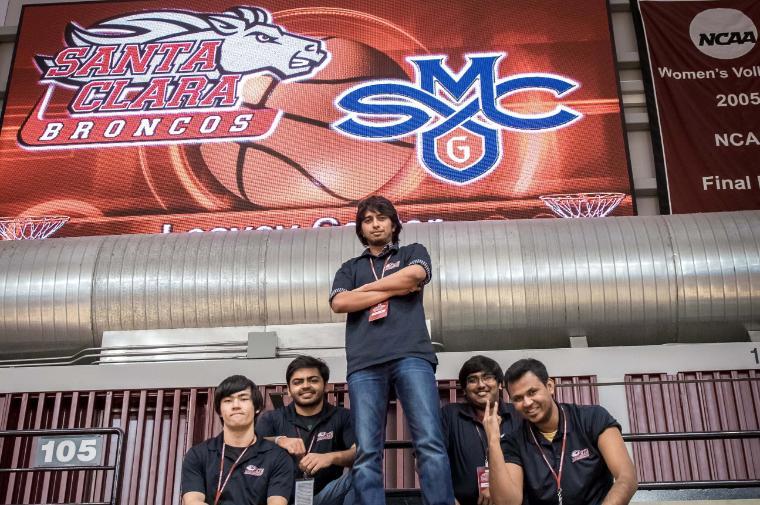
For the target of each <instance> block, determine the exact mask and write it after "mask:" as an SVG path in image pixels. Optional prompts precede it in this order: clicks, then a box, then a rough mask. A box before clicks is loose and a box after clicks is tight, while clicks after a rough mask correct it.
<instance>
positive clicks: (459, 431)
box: [441, 402, 521, 505]
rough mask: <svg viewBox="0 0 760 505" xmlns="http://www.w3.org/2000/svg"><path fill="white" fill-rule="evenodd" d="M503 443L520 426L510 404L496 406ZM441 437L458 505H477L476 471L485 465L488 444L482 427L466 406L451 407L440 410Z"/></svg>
mask: <svg viewBox="0 0 760 505" xmlns="http://www.w3.org/2000/svg"><path fill="white" fill-rule="evenodd" d="M499 415H500V416H501V434H502V439H503V438H504V437H505V436H506V434H507V433H509V432H510V431H512V430H514V429H516V428H517V427H518V426H520V421H521V418H520V416H519V415H518V414H517V413H516V412H515V408H514V406H513V405H512V404H507V403H504V402H499ZM441 420H442V422H443V437H444V442H445V443H446V452H448V454H449V462H450V464H451V481H452V482H453V483H454V496H456V499H457V501H458V502H459V503H460V505H477V503H478V495H479V489H478V474H477V468H478V467H479V466H483V465H484V464H485V461H486V452H487V449H488V440H487V439H486V433H485V429H484V428H483V423H482V422H481V421H480V419H478V416H477V414H476V412H475V409H473V407H472V405H470V404H469V403H450V404H448V405H445V406H444V407H443V408H442V409H441Z"/></svg>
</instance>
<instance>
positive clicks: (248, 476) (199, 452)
mask: <svg viewBox="0 0 760 505" xmlns="http://www.w3.org/2000/svg"><path fill="white" fill-rule="evenodd" d="M263 405H264V401H263V399H262V397H261V393H260V392H259V390H258V389H257V388H256V384H254V383H253V381H251V380H250V379H248V378H246V377H243V376H242V375H233V376H231V377H227V378H226V379H224V380H223V381H222V383H221V384H219V386H218V387H217V388H216V392H215V393H214V410H216V413H217V415H218V416H219V417H221V419H222V423H223V430H222V433H220V434H219V435H218V436H216V437H214V438H210V439H208V440H206V441H205V442H201V443H200V444H198V445H196V446H194V447H193V448H192V449H190V451H189V452H188V453H187V454H186V455H185V459H184V461H183V462H182V504H183V505H202V504H209V505H286V504H287V503H288V497H290V495H291V491H292V489H293V461H292V460H291V459H290V456H288V453H287V452H286V451H284V450H283V449H281V448H279V447H277V446H276V445H275V444H273V443H272V442H270V441H268V440H264V439H262V438H257V437H256V435H255V431H254V427H253V425H254V419H255V418H256V416H257V415H258V413H259V412H260V411H261V409H262V407H263Z"/></svg>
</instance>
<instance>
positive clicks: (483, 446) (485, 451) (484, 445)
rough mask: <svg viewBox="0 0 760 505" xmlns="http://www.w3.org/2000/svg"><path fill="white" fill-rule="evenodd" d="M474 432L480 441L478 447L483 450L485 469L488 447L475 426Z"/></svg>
mask: <svg viewBox="0 0 760 505" xmlns="http://www.w3.org/2000/svg"><path fill="white" fill-rule="evenodd" d="M475 431H476V432H477V433H478V438H479V439H480V446H481V447H482V448H483V455H484V457H485V459H486V461H485V467H486V468H488V446H487V445H486V441H485V440H483V435H481V434H480V428H478V425H477V424H476V425H475Z"/></svg>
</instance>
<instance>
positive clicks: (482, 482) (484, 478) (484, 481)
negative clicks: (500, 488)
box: [477, 466, 488, 490]
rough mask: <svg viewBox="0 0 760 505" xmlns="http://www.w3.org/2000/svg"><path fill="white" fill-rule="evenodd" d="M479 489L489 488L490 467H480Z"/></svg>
mask: <svg viewBox="0 0 760 505" xmlns="http://www.w3.org/2000/svg"><path fill="white" fill-rule="evenodd" d="M477 471H478V489H479V490H480V489H488V467H487V466H479V467H478V470H477Z"/></svg>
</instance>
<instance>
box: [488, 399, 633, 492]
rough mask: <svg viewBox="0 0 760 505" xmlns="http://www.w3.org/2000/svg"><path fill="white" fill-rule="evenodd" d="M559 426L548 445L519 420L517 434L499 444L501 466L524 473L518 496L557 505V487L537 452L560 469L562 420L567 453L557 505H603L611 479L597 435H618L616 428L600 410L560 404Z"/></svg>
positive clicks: (525, 423) (610, 485) (599, 408)
mask: <svg viewBox="0 0 760 505" xmlns="http://www.w3.org/2000/svg"><path fill="white" fill-rule="evenodd" d="M559 405H561V407H562V409H564V415H563V414H562V411H560V419H559V426H558V429H557V433H556V435H555V436H554V440H553V441H552V442H549V441H547V440H546V438H544V436H543V435H541V433H540V432H539V431H538V429H537V428H536V427H535V426H533V425H532V424H531V423H530V422H528V421H527V420H525V419H523V420H522V422H521V425H520V427H519V428H518V429H516V430H515V431H513V432H511V433H510V434H509V435H508V436H506V437H504V438H503V439H502V443H501V448H502V451H504V461H506V462H507V463H514V464H516V465H520V466H521V467H522V468H523V475H524V477H523V483H524V485H523V493H524V497H525V499H526V500H527V502H528V503H530V504H531V505H543V504H545V505H556V503H557V481H556V480H555V479H554V476H553V475H552V473H551V471H550V470H549V467H548V466H547V465H546V462H545V461H544V458H543V457H541V453H539V452H538V451H539V448H538V447H536V444H535V442H534V441H533V436H532V435H531V433H530V432H531V430H532V431H533V433H534V434H535V436H536V440H537V441H538V444H539V446H540V450H541V451H543V453H544V454H545V455H546V459H547V460H548V461H549V462H550V463H551V464H552V466H553V467H554V471H555V472H556V471H557V470H558V469H559V462H560V455H561V452H562V436H563V433H562V428H563V425H564V416H565V415H566V416H567V447H566V449H565V464H564V469H563V471H562V502H563V503H564V504H566V505H576V504H577V505H596V504H601V503H602V502H603V501H604V497H605V496H607V492H608V491H609V490H610V488H611V487H612V484H613V480H614V479H613V477H612V473H610V470H609V468H607V465H606V463H605V462H604V458H603V457H602V454H601V453H600V452H599V444H598V440H599V435H601V434H602V432H604V430H606V429H607V428H615V429H618V430H620V424H618V422H617V421H616V420H615V418H614V417H612V416H611V415H610V414H609V412H607V410H605V409H604V407H600V406H599V405H574V404H568V403H562V404H559Z"/></svg>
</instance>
